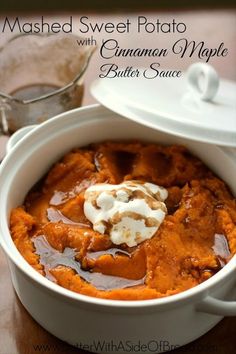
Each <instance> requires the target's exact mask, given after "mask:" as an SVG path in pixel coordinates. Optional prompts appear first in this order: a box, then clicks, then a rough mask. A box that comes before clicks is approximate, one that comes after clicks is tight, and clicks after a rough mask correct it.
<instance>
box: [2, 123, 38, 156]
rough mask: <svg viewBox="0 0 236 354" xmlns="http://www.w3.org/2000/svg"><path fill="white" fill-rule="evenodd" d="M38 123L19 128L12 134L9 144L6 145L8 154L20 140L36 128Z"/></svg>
mask: <svg viewBox="0 0 236 354" xmlns="http://www.w3.org/2000/svg"><path fill="white" fill-rule="evenodd" d="M36 127H37V125H36V124H35V125H27V126H26V127H23V128H21V129H19V130H17V131H16V132H15V133H14V134H12V135H11V136H10V138H9V139H8V142H7V145H6V152H7V154H8V153H9V152H10V150H11V149H12V148H13V147H14V146H15V145H16V143H18V141H20V140H21V139H22V138H24V136H25V135H26V134H28V133H29V132H31V131H32V130H33V129H34V128H36Z"/></svg>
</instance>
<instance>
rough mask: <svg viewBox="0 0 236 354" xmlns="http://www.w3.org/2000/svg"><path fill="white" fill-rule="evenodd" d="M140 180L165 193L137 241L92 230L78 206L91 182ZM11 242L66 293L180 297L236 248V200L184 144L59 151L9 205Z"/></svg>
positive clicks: (116, 145) (117, 145)
mask: <svg viewBox="0 0 236 354" xmlns="http://www.w3.org/2000/svg"><path fill="white" fill-rule="evenodd" d="M124 180H139V181H148V182H152V183H155V184H158V185H160V186H163V187H165V188H166V189H167V190H168V193H169V196H168V199H167V201H166V205H167V209H168V214H167V216H166V217H165V220H164V222H163V223H162V224H161V226H160V228H159V229H158V231H157V232H156V234H155V235H154V236H153V237H152V238H151V239H150V240H146V241H144V242H143V243H141V244H139V245H138V246H136V247H132V248H129V247H128V246H126V245H125V244H123V245H121V246H118V247H117V246H116V245H114V244H112V243H111V241H110V238H109V237H108V235H102V234H99V233H98V232H95V231H93V228H92V225H91V224H90V222H89V221H88V220H87V219H86V217H85V215H84V212H83V203H84V191H85V190H86V188H88V186H90V185H92V184H94V183H101V182H106V183H111V184H118V183H121V182H122V181H124ZM10 229H11V234H12V238H13V240H14V243H15V245H16V247H17V248H18V250H19V252H20V253H21V254H22V255H23V257H24V258H25V259H26V260H27V262H29V263H30V264H31V266H32V267H34V268H35V269H36V270H37V271H38V272H40V273H41V274H42V275H44V276H46V277H47V278H49V279H50V280H52V281H54V282H56V283H57V284H59V285H61V286H63V287H65V288H67V289H70V290H72V291H75V292H78V293H81V294H85V295H88V296H94V297H100V298H105V299H119V300H143V299H151V298H159V297H164V296H169V295H172V294H176V293H179V292H181V291H184V290H186V289H189V288H191V287H194V286H196V285H198V284H199V283H201V282H203V281H204V280H206V279H208V278H209V277H211V276H212V275H214V274H215V273H216V272H218V271H219V270H220V269H221V268H222V267H223V266H224V265H225V264H226V263H227V262H228V261H229V260H230V258H231V257H232V255H233V254H234V253H235V252H236V202H235V200H234V198H233V197H232V195H231V194H230V192H229V190H228V188H227V186H226V185H225V183H224V182H223V181H221V180H220V179H219V178H217V177H216V176H215V175H214V174H213V173H212V172H211V171H210V170H209V169H208V168H207V167H206V166H205V165H204V164H203V163H202V162H201V161H200V160H199V159H197V158H196V157H194V156H192V155H191V154H190V153H189V152H188V151H187V150H186V149H185V148H184V147H181V146H169V147H163V146H159V145H154V144H144V143H139V142H137V143H136V142H130V143H129V142H128V143H127V142H126V143H113V142H105V143H101V144H95V145H92V146H89V147H85V148H82V149H75V150H73V151H72V152H70V153H68V154H67V155H66V156H65V157H64V158H63V159H62V160H61V161H60V162H58V163H56V164H55V165H54V166H53V167H52V168H51V170H50V171H49V173H48V174H47V175H46V176H45V178H43V179H42V181H40V182H39V183H38V184H37V186H35V187H34V188H33V189H32V190H31V191H30V192H29V194H28V195H27V197H26V199H25V202H24V205H23V206H21V207H18V208H16V209H14V210H12V213H11V218H10Z"/></svg>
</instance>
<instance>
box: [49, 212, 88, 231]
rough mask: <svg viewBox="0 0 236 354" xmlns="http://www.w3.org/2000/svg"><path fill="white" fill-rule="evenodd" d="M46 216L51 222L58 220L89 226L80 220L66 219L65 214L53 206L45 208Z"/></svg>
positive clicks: (64, 222)
mask: <svg viewBox="0 0 236 354" xmlns="http://www.w3.org/2000/svg"><path fill="white" fill-rule="evenodd" d="M47 218H48V220H49V221H51V222H53V223H56V222H59V221H60V222H62V223H63V224H68V225H77V226H80V227H89V224H83V223H81V222H74V221H72V220H70V219H68V218H67V217H66V216H65V215H63V214H62V212H61V211H60V210H57V209H54V208H48V209H47Z"/></svg>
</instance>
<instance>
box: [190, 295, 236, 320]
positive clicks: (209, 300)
mask: <svg viewBox="0 0 236 354" xmlns="http://www.w3.org/2000/svg"><path fill="white" fill-rule="evenodd" d="M196 310H197V311H200V312H206V313H209V314H212V315H218V316H236V301H225V300H219V299H215V298H214V297H211V296H207V297H206V298H205V299H204V300H202V301H201V302H200V303H198V304H197V306H196Z"/></svg>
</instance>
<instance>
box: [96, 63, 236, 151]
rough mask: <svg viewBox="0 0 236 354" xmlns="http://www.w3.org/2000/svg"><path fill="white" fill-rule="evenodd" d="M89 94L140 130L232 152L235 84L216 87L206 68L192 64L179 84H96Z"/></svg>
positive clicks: (214, 75)
mask: <svg viewBox="0 0 236 354" xmlns="http://www.w3.org/2000/svg"><path fill="white" fill-rule="evenodd" d="M140 72H142V70H141V69H140ZM91 93H92V95H93V96H94V97H95V98H96V100H98V101H99V102H100V103H101V104H103V105H104V106H106V107H107V108H109V109H110V110H112V111H114V112H117V113H119V114H121V115H122V116H124V117H126V118H129V119H131V120H134V121H136V122H139V123H140V124H143V125H145V126H149V127H151V128H154V129H157V130H162V131H165V132H168V133H171V134H174V135H178V136H182V137H186V138H190V139H192V140H198V141H204V142H208V143H212V144H218V145H223V146H233V147H236V83H234V82H233V81H228V80H220V82H219V78H218V75H217V73H216V71H215V70H214V69H213V68H212V67H211V66H210V65H208V64H203V63H195V64H193V65H191V66H190V67H189V69H188V71H187V72H186V73H184V74H183V75H182V77H180V78H166V77H165V78H161V77H157V78H155V79H146V78H144V77H143V76H142V75H140V77H138V78H130V77H129V78H125V77H120V78H112V79H107V78H105V79H99V80H96V81H95V82H93V84H92V86H91Z"/></svg>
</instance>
